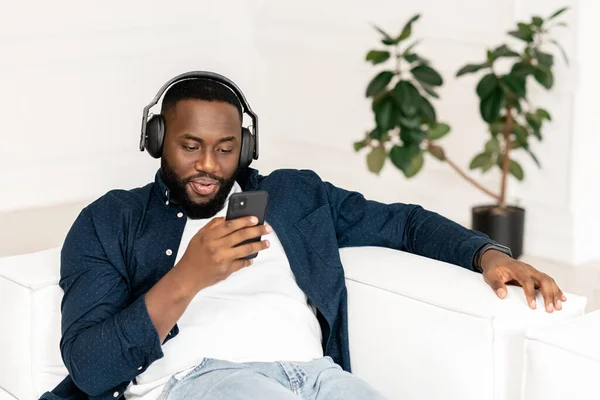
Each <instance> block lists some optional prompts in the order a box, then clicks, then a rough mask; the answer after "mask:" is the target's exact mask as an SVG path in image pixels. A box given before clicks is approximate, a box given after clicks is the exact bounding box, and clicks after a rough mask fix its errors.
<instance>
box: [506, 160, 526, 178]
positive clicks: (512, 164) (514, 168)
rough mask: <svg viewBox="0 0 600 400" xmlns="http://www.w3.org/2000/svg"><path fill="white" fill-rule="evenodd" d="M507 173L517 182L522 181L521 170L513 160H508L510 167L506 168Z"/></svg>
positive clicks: (522, 174)
mask: <svg viewBox="0 0 600 400" xmlns="http://www.w3.org/2000/svg"><path fill="white" fill-rule="evenodd" d="M508 171H509V172H510V173H511V175H512V176H514V177H515V178H517V179H518V180H520V181H522V180H523V177H524V173H523V168H522V167H521V165H520V164H519V163H518V162H516V161H515V160H510V165H509V167H508Z"/></svg>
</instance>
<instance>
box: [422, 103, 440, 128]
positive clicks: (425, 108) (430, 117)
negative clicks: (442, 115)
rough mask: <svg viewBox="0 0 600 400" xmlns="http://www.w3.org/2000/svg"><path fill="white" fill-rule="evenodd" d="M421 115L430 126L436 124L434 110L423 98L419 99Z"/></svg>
mask: <svg viewBox="0 0 600 400" xmlns="http://www.w3.org/2000/svg"><path fill="white" fill-rule="evenodd" d="M421 115H422V116H423V118H425V120H426V121H427V122H428V123H430V124H435V123H436V122H437V115H436V113H435V109H434V108H433V105H432V104H431V103H430V102H429V100H427V99H426V98H425V97H421Z"/></svg>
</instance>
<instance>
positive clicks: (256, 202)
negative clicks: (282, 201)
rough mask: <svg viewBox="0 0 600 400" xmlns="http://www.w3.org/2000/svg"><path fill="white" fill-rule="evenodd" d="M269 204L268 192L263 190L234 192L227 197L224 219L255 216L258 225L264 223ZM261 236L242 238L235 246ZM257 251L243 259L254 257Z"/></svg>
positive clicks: (255, 240) (255, 239) (259, 238)
mask: <svg viewBox="0 0 600 400" xmlns="http://www.w3.org/2000/svg"><path fill="white" fill-rule="evenodd" d="M268 204H269V194H268V193H267V192H265V191H264V190H257V191H253V192H242V193H234V194H232V195H231V196H230V197H229V205H228V206H227V215H226V216H225V219H226V220H227V221H229V220H231V219H236V218H241V217H249V216H255V217H256V218H258V225H263V224H264V223H265V214H266V212H267V205H268ZM260 240H261V237H260V236H258V237H256V238H252V239H248V240H244V241H243V242H241V243H239V244H238V245H237V246H241V245H243V244H246V243H252V242H258V241H260ZM257 254H258V253H254V254H250V255H248V256H246V257H244V259H245V260H249V259H251V258H255V257H256V256H257Z"/></svg>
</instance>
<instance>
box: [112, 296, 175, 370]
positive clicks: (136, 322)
mask: <svg viewBox="0 0 600 400" xmlns="http://www.w3.org/2000/svg"><path fill="white" fill-rule="evenodd" d="M145 297H146V296H145V295H143V296H140V297H139V298H138V299H137V300H135V301H134V302H133V303H132V304H131V305H130V306H129V307H127V308H126V309H124V310H123V311H121V312H120V313H119V314H117V321H116V322H117V324H116V325H117V326H120V327H121V329H122V334H123V337H124V339H125V341H126V343H127V345H128V347H129V348H130V349H131V350H133V352H134V354H136V353H137V354H138V355H139V356H138V357H139V359H138V360H136V361H137V362H135V365H136V368H137V366H139V365H142V366H143V367H144V368H146V367H147V366H148V365H150V364H151V363H152V362H154V361H155V360H158V359H159V358H162V357H163V351H162V348H161V345H160V337H159V336H158V332H157V331H156V328H155V327H154V324H153V323H152V319H151V318H150V314H148V308H147V307H146V299H145ZM138 357H136V358H138Z"/></svg>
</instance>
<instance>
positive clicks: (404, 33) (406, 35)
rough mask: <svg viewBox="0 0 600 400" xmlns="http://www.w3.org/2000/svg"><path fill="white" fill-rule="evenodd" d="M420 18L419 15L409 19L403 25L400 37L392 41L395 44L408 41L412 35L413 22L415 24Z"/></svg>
mask: <svg viewBox="0 0 600 400" xmlns="http://www.w3.org/2000/svg"><path fill="white" fill-rule="evenodd" d="M420 17H421V15H420V14H417V15H415V16H414V17H412V18H411V19H409V20H408V22H407V23H406V25H404V28H402V32H401V33H400V35H399V36H398V37H397V38H396V40H395V41H394V42H395V43H396V44H398V43H400V42H401V41H403V40H405V39H408V38H409V37H410V35H411V33H412V24H413V22H415V21H416V20H418V19H419V18H420Z"/></svg>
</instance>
